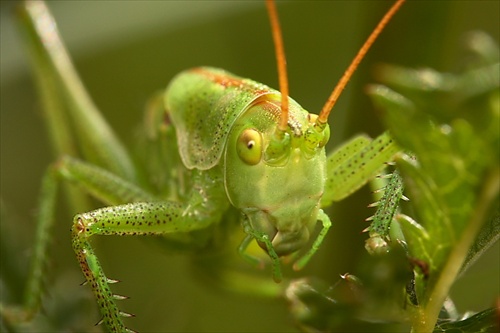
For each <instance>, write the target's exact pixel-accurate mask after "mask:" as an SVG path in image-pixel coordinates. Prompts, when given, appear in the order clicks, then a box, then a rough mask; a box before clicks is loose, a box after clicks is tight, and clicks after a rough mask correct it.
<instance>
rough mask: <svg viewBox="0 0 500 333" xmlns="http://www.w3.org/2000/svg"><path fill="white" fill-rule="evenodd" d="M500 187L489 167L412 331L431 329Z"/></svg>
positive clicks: (498, 176) (495, 172) (499, 171)
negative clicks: (475, 201)
mask: <svg viewBox="0 0 500 333" xmlns="http://www.w3.org/2000/svg"><path fill="white" fill-rule="evenodd" d="M499 187H500V168H498V167H496V168H495V169H493V170H492V171H491V173H490V174H489V175H488V177H487V178H486V180H485V182H484V186H483V188H482V191H481V193H480V196H479V200H478V202H477V206H476V209H475V210H474V214H472V216H471V218H470V219H469V222H468V223H467V226H466V228H465V229H464V230H463V232H462V237H461V238H460V240H459V241H458V242H457V243H456V244H455V246H454V247H453V250H452V251H451V253H450V256H449V258H448V260H447V262H446V263H445V265H444V267H443V269H442V271H441V274H440V276H439V278H438V280H437V282H436V284H435V286H434V288H433V290H432V291H431V293H430V296H429V299H428V300H427V303H425V307H424V308H423V309H420V310H419V311H418V312H417V315H416V316H415V320H414V322H413V328H412V332H422V333H423V332H432V331H433V329H434V326H435V325H436V322H437V319H438V315H439V312H440V311H441V307H442V306H443V303H444V301H445V299H446V297H447V296H448V293H449V290H450V288H451V286H452V285H453V282H454V281H455V278H456V277H457V275H458V273H459V272H460V268H461V267H462V264H463V262H464V260H465V257H466V256H467V252H468V250H469V248H470V246H471V245H472V244H473V242H474V240H475V239H476V236H477V234H478V232H479V230H480V229H481V226H482V225H483V223H484V221H485V220H486V217H487V214H488V212H489V208H490V206H491V203H492V202H493V200H495V198H496V197H497V196H498V191H499Z"/></svg>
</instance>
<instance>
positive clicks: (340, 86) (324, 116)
mask: <svg viewBox="0 0 500 333" xmlns="http://www.w3.org/2000/svg"><path fill="white" fill-rule="evenodd" d="M404 1H405V0H397V1H396V3H395V4H394V5H392V7H391V9H389V11H388V12H387V13H386V14H385V15H384V17H383V18H382V20H380V22H379V24H378V25H377V27H376V28H375V29H374V30H373V32H372V33H371V34H370V36H369V37H368V39H367V40H366V42H365V43H364V44H363V46H362V47H361V49H360V50H359V51H358V54H356V57H354V59H353V60H352V62H351V64H350V65H349V67H348V68H347V70H346V71H345V72H344V75H343V76H342V77H341V78H340V80H339V83H337V85H336V86H335V89H333V92H332V94H331V95H330V97H328V100H327V101H326V103H325V106H323V109H321V112H320V114H319V117H318V120H317V121H318V122H319V123H322V124H325V123H326V122H327V121H328V116H329V115H330V111H331V110H332V109H333V107H334V106H335V103H337V99H338V98H339V96H340V94H342V91H343V90H344V88H345V86H346V85H347V83H348V82H349V80H350V79H351V76H352V74H353V73H354V71H356V69H357V68H358V65H359V63H360V62H361V60H363V58H364V57H365V55H366V53H367V52H368V50H369V49H370V47H371V46H372V45H373V43H374V42H375V40H376V39H377V37H378V36H379V35H380V33H381V32H382V30H384V28H385V26H386V25H387V23H389V21H390V20H391V18H392V17H393V16H394V14H395V13H396V11H397V10H398V9H399V7H401V5H402V4H403V2H404Z"/></svg>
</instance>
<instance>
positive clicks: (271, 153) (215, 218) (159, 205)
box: [24, 0, 403, 332]
mask: <svg viewBox="0 0 500 333" xmlns="http://www.w3.org/2000/svg"><path fill="white" fill-rule="evenodd" d="M402 3H403V1H402V0H399V1H397V2H396V4H395V5H394V6H393V7H392V8H391V10H390V11H389V12H388V13H387V14H386V16H384V18H383V20H382V21H381V23H380V24H379V25H378V26H377V28H376V29H375V30H374V32H373V33H372V35H371V36H370V38H369V39H368V41H367V42H366V43H365V45H364V46H363V48H362V49H361V51H360V52H359V54H358V56H357V57H356V58H355V60H354V61H353V63H352V65H351V66H350V67H349V69H348V70H347V71H346V74H345V76H344V77H343V78H342V79H341V81H340V83H339V85H338V86H337V88H336V89H335V90H334V92H333V93H332V96H331V98H330V99H329V100H328V102H327V104H326V105H325V107H324V109H323V111H321V113H320V114H319V116H316V115H313V114H310V113H308V112H307V111H305V110H303V109H302V108H301V107H300V106H299V105H298V104H297V103H296V102H295V101H293V100H292V99H289V98H288V92H287V88H286V74H285V70H284V64H285V61H284V56H283V54H284V53H283V51H282V50H280V46H279V45H280V44H281V42H280V39H281V37H280V32H279V26H278V24H277V16H276V13H275V10H274V9H273V5H272V3H270V2H269V12H270V16H271V21H272V24H273V33H274V36H275V44H276V45H277V49H278V51H277V54H278V59H279V60H278V64H279V66H280V67H281V69H280V85H281V92H279V91H276V90H273V89H271V88H269V87H267V86H265V85H262V84H259V83H256V82H254V81H251V80H246V79H241V78H239V77H237V76H234V75H232V74H229V73H227V72H224V71H222V70H218V69H213V68H196V69H193V70H189V71H186V72H184V73H181V74H180V75H179V76H177V77H176V78H174V80H173V81H172V82H171V83H170V85H169V87H168V88H167V91H166V93H165V94H164V95H163V96H162V97H161V98H162V99H164V101H165V108H166V110H167V115H168V117H167V118H168V119H167V120H165V119H164V114H163V110H161V109H158V108H153V109H152V111H151V117H152V119H161V120H160V123H159V124H155V125H154V126H157V127H162V129H161V130H159V131H158V133H160V135H161V136H162V139H165V140H166V139H170V140H169V141H165V142H161V144H162V145H163V146H164V147H167V148H169V149H170V151H169V154H171V155H172V158H171V159H169V160H165V161H163V163H164V165H165V167H166V170H165V172H166V173H167V174H169V175H168V178H169V179H168V181H166V182H165V184H164V188H163V189H162V191H159V192H158V193H155V192H152V191H150V190H149V189H148V188H143V187H141V186H140V185H139V184H140V181H139V180H138V176H137V173H136V170H134V166H133V163H132V161H131V159H130V157H129V156H128V154H127V152H126V151H125V150H124V149H123V147H122V145H121V143H120V142H119V141H118V140H117V139H116V138H115V136H114V134H113V133H112V131H111V130H110V129H109V127H108V126H107V124H106V123H105V122H104V121H103V120H102V118H101V116H100V115H99V113H98V112H97V110H96V109H95V107H94V106H93V105H92V103H91V101H90V99H89V98H88V96H87V95H86V93H85V92H84V90H83V88H82V86H81V84H80V81H79V79H78V78H77V76H76V74H75V73H74V72H73V68H72V67H71V63H70V61H69V58H68V56H67V54H66V52H65V50H64V47H63V45H62V44H61V42H60V40H59V37H58V35H57V32H56V31H55V30H49V29H48V28H47V27H48V25H49V26H50V25H51V24H53V19H52V18H51V16H50V14H49V13H48V12H47V11H46V8H45V7H44V6H43V4H41V3H28V4H26V6H25V7H24V10H25V11H26V14H27V15H26V17H25V19H26V20H27V21H28V25H29V29H32V31H30V34H31V36H32V37H34V44H35V48H39V47H41V46H42V45H43V47H45V49H43V50H42V51H41V52H40V50H38V51H36V52H34V54H35V61H36V62H37V63H38V64H39V65H40V68H39V70H40V71H41V72H40V73H39V74H40V75H41V76H43V75H44V72H43V71H44V70H45V71H51V72H52V74H50V75H51V77H52V78H53V79H54V80H56V81H58V83H56V84H60V85H62V86H63V87H62V90H63V92H64V93H65V94H66V95H67V96H68V99H69V102H68V104H69V105H70V112H71V117H73V118H74V121H75V122H76V123H79V124H80V131H81V132H79V133H78V134H77V135H78V136H79V139H81V140H82V141H85V143H84V144H83V147H82V150H83V151H84V154H85V156H86V159H87V160H86V161H81V160H77V159H74V158H71V157H63V158H61V159H60V160H59V161H58V162H57V163H56V164H54V165H53V167H51V168H50V169H49V171H48V172H47V174H46V177H45V178H44V183H43V190H42V191H43V193H44V197H43V198H42V202H41V209H40V211H41V213H40V216H39V227H38V228H39V230H38V235H39V236H38V237H39V238H40V239H44V238H46V236H47V234H48V231H47V230H48V229H49V228H50V226H51V224H52V220H53V216H52V215H53V207H54V205H55V193H56V187H57V183H58V182H61V181H63V182H71V183H76V184H79V185H80V186H81V187H82V188H83V189H84V190H85V192H87V193H90V194H91V195H92V196H94V197H95V198H97V199H99V200H101V201H102V202H103V203H105V204H106V205H109V207H106V208H102V209H98V210H95V211H91V212H88V213H82V214H78V215H77V216H76V217H75V219H74V223H73V228H72V237H73V238H72V239H73V247H74V250H75V252H76V254H77V257H78V260H79V262H80V265H81V268H82V270H83V272H84V274H85V276H86V278H87V282H88V284H90V285H91V287H92V289H93V291H94V294H95V296H96V298H97V299H98V304H99V308H100V310H101V313H102V315H103V320H102V321H103V323H104V324H105V325H106V327H107V328H108V329H109V330H110V331H119V332H121V331H126V330H127V329H126V328H125V326H124V324H123V322H122V320H121V317H123V316H125V317H126V316H127V314H126V313H123V312H121V311H119V310H118V307H117V306H116V304H115V300H116V299H120V298H121V297H119V296H116V295H113V293H112V292H111V290H110V288H109V286H108V284H109V283H111V282H113V281H112V280H110V279H108V278H107V277H106V276H105V275H104V273H103V271H102V268H101V265H100V264H99V262H98V259H97V257H96V255H95V254H94V253H93V250H92V247H91V246H90V244H89V242H88V239H89V238H90V236H91V235H93V234H100V235H137V234H156V235H163V234H169V235H170V236H168V238H170V239H171V240H172V241H173V242H178V243H181V244H183V245H185V246H188V247H189V246H191V247H199V248H203V247H204V246H205V245H206V244H209V240H208V241H207V240H206V239H207V238H210V236H212V233H213V229H215V228H217V226H218V225H220V224H222V223H227V221H231V223H232V222H234V221H233V220H234V218H233V216H234V208H236V209H238V210H239V211H240V212H241V213H242V215H241V216H242V217H241V218H240V222H241V223H242V224H243V228H244V231H245V232H246V233H247V236H246V238H244V239H243V240H242V243H241V246H240V252H241V254H242V255H243V256H244V257H246V258H247V259H249V260H250V261H252V262H255V263H260V262H261V261H262V259H261V257H260V256H259V257H258V258H257V257H255V256H253V255H251V254H248V253H247V247H248V246H249V245H250V243H251V242H252V241H253V240H254V239H255V240H256V241H257V243H258V244H259V245H260V247H261V248H262V249H263V250H264V251H265V252H266V253H267V254H268V255H269V257H270V258H271V264H272V270H273V277H274V279H275V280H276V281H279V280H281V278H282V274H281V257H286V256H291V257H292V258H293V259H295V267H296V268H297V269H300V268H302V267H303V266H304V265H305V264H306V263H307V262H308V261H309V259H310V258H311V257H312V256H313V255H314V253H315V252H316V251H317V249H318V248H319V246H320V244H321V242H322V240H323V238H324V236H325V234H326V232H327V231H328V228H329V227H330V225H331V221H330V218H329V217H328V216H327V215H326V214H325V213H324V212H323V210H322V209H321V208H322V207H326V206H328V205H330V204H331V202H332V201H334V200H340V199H342V198H344V197H345V196H347V195H349V194H350V193H352V192H354V191H355V190H356V189H358V188H359V187H361V186H362V185H363V184H365V183H366V182H367V181H368V180H370V179H371V178H372V177H373V176H374V175H376V174H377V173H378V172H379V171H380V169H381V168H383V167H384V162H386V161H388V160H390V159H391V158H392V156H393V155H394V154H395V153H396V152H397V151H398V147H397V146H396V145H395V144H394V143H393V142H392V140H391V138H390V136H389V135H387V134H383V135H382V136H380V137H379V138H377V139H375V140H373V141H371V140H370V139H367V138H365V137H357V138H355V139H354V140H352V141H351V142H349V143H348V144H346V145H345V146H343V147H341V148H340V149H339V150H337V151H336V152H334V153H332V154H329V155H328V156H327V155H326V153H325V144H326V142H327V141H328V138H329V127H328V124H327V119H328V115H329V112H330V110H331V108H332V107H333V105H334V104H335V101H336V99H337V98H338V96H339V95H340V93H341V91H342V89H343V88H344V87H345V85H346V83H347V81H348V80H349V78H350V76H351V75H352V73H353V71H354V70H355V68H356V67H357V65H358V63H359V62H360V61H361V59H362V57H363V56H364V54H365V53H366V52H367V50H368V48H369V47H370V46H371V44H372V43H373V42H374V40H375V39H376V37H377V36H378V34H379V33H380V32H381V30H382V29H383V27H384V26H385V25H386V24H387V22H388V20H389V19H390V18H391V17H392V16H393V15H394V13H395V12H396V10H397V9H398V8H399V7H400V6H401V4H402ZM47 24H48V25H47ZM42 41H43V42H44V43H41V42H42ZM48 41H49V42H48ZM53 73H56V74H53ZM51 93H53V92H50V91H48V92H45V94H47V95H50V94H51ZM287 104H288V106H286V105H287ZM174 131H175V132H174ZM158 133H155V134H158ZM172 139H175V140H177V141H173V140H172ZM177 148H178V149H179V155H178V156H177V155H175V154H176V153H175V150H176V149H177ZM285 184H286V190H283V186H284V185H285ZM162 193H168V194H164V195H161V194H162ZM232 207H234V208H232ZM318 221H320V222H321V225H322V229H321V231H320V233H319V234H318V235H314V234H313V232H314V228H315V226H316V224H317V222H318ZM205 230H206V232H205V234H206V235H207V236H206V237H205V236H204V235H202V236H201V237H200V233H199V232H198V231H201V233H203V231H205ZM191 234H193V235H194V236H192V237H191ZM200 239H202V240H203V241H200ZM40 244H41V245H40V246H39V247H38V249H37V251H38V252H37V253H36V255H35V258H37V259H35V260H34V263H33V268H32V274H31V277H30V284H29V287H28V292H27V295H28V294H29V295H31V296H30V297H27V301H26V304H25V305H26V308H27V310H29V311H31V310H35V309H36V308H37V307H38V304H39V297H40V294H41V291H40V280H41V278H40V275H41V274H42V273H41V271H42V263H43V259H41V258H43V257H44V254H45V251H46V241H40ZM297 253H298V254H297ZM33 295H35V296H33Z"/></svg>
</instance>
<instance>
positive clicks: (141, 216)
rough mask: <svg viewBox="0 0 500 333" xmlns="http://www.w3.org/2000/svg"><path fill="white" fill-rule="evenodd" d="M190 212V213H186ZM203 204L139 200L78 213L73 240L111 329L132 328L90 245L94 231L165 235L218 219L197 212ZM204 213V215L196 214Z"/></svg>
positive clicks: (118, 330)
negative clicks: (193, 206)
mask: <svg viewBox="0 0 500 333" xmlns="http://www.w3.org/2000/svg"><path fill="white" fill-rule="evenodd" d="M186 212H187V213H186ZM197 213H201V212H200V208H198V210H196V212H195V211H194V210H190V209H188V205H186V204H181V203H175V202H153V203H150V202H148V203H146V202H138V203H131V204H126V205H120V206H114V207H106V208H101V209H98V210H95V211H92V212H88V213H84V214H79V215H77V216H75V218H74V222H73V228H72V230H71V233H72V244H73V249H74V251H75V253H76V256H77V259H78V262H79V263H80V267H81V269H82V271H83V274H84V275H85V278H86V279H87V282H88V284H89V285H90V286H91V288H92V291H93V293H94V295H95V298H96V300H97V302H98V306H99V309H100V312H101V314H102V317H103V318H102V320H101V322H102V323H104V324H105V325H106V327H107V328H108V330H109V331H111V332H131V331H130V330H129V329H127V328H126V327H125V326H124V324H123V322H122V319H121V318H122V317H124V316H125V317H127V316H130V315H129V314H127V313H124V312H121V311H119V309H118V307H117V305H116V303H115V300H117V299H122V298H123V296H117V295H114V294H113V293H112V292H111V289H110V287H109V283H110V282H113V280H110V279H108V278H107V277H106V275H105V274H104V271H103V269H102V267H101V265H100V264H99V260H98V259H97V256H96V255H95V253H94V250H93V249H92V247H91V245H90V242H89V240H90V237H91V236H93V235H128V236H132V235H162V234H167V233H179V232H189V231H193V230H199V229H203V228H206V227H207V226H209V225H210V224H213V223H216V222H218V217H217V216H213V218H211V219H210V218H206V216H205V214H200V215H198V214H197ZM197 216H203V218H201V219H200V218H197Z"/></svg>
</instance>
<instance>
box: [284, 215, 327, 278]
mask: <svg viewBox="0 0 500 333" xmlns="http://www.w3.org/2000/svg"><path fill="white" fill-rule="evenodd" d="M318 220H319V221H321V223H322V225H323V228H322V229H321V231H320V232H319V234H318V237H316V239H315V240H314V243H313V244H312V246H311V248H310V249H309V251H307V253H306V254H304V255H303V256H302V257H300V258H299V259H298V260H297V261H296V262H295V264H294V265H293V269H295V270H300V269H302V268H303V267H304V266H305V265H306V264H307V263H308V262H309V259H311V257H312V256H313V255H314V254H315V253H316V251H317V250H318V249H319V247H320V246H321V243H322V242H323V239H324V238H325V236H326V234H327V233H328V230H329V229H330V227H331V226H332V221H331V220H330V218H329V217H328V215H326V214H325V212H323V210H322V209H320V210H319V211H318Z"/></svg>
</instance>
